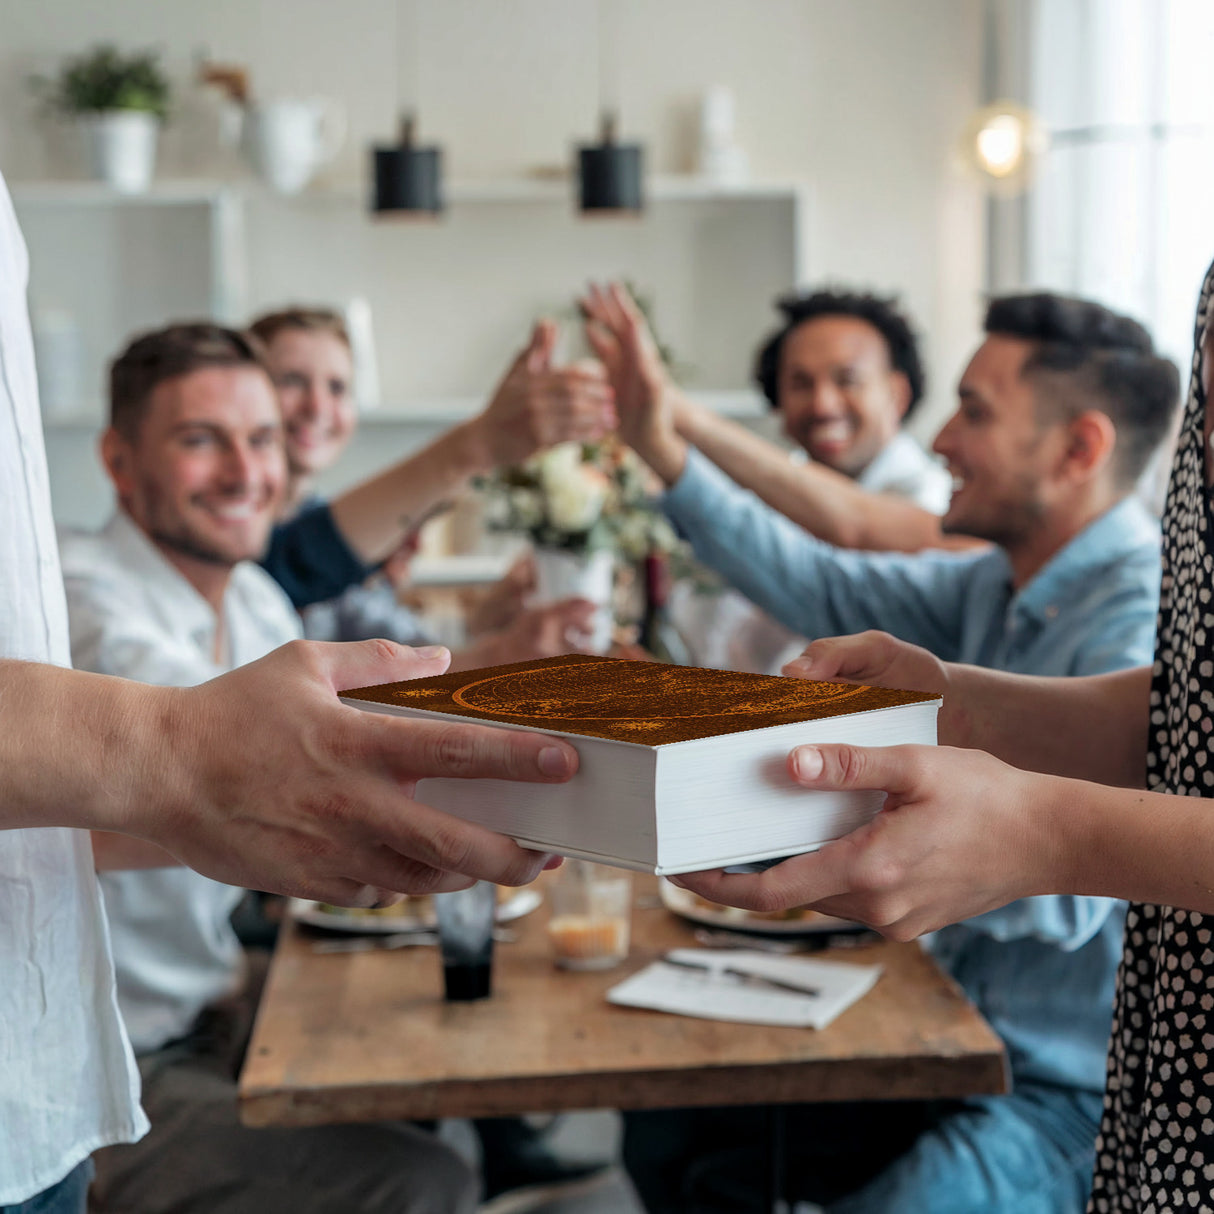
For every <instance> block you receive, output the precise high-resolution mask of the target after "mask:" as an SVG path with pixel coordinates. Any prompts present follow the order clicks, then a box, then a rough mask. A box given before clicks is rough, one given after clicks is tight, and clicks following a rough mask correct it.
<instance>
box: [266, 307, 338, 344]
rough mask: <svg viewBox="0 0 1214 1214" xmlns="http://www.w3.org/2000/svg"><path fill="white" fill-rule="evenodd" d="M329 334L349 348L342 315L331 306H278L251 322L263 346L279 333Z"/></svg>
mask: <svg viewBox="0 0 1214 1214" xmlns="http://www.w3.org/2000/svg"><path fill="white" fill-rule="evenodd" d="M291 331H295V332H300V333H329V334H332V336H334V337H336V338H337V340H338V341H340V342H341V343H342V344H343V345H344V346H345V347H346V349H347V350H348V349H350V332H349V330H348V329H347V328H346V321H345V317H343V316H342V314H341V313H340V312H335V311H334V310H333V309H332V308H305V307H290V308H281V309H280V310H279V311H277V312H266V313H265V314H264V315H262V316H259V317H258V318H257V319H256V320H255V321H253V323H252V324H251V325H249V332H250V333H252V334H253V335H254V336H255V337H256V338H257V339H258V340H259V341H261V342H262V343H263V344H264V345H267V346H268V345H269V344H270V343H271V342H272V341H273V340H274V339H275V338H276V337H277V336H278V335H279V334H280V333H286V332H291Z"/></svg>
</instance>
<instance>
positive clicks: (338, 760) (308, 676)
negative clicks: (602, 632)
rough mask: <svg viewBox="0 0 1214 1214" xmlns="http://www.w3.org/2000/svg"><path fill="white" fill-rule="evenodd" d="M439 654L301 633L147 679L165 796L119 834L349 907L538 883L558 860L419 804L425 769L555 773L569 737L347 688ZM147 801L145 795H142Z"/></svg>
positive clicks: (573, 761)
mask: <svg viewBox="0 0 1214 1214" xmlns="http://www.w3.org/2000/svg"><path fill="white" fill-rule="evenodd" d="M448 660H449V655H448V653H447V651H446V650H445V649H441V648H437V647H435V648H430V649H423V650H411V649H408V648H406V647H404V646H401V645H395V644H392V643H391V642H389V641H364V642H360V643H358V644H345V645H335V644H322V643H317V642H307V641H296V642H292V643H291V644H289V645H286V646H284V647H283V648H281V649H278V650H276V651H275V652H274V653H272V654H270V655H269V656H268V657H265V658H262V659H261V660H260V661H257V662H253V663H250V664H249V665H247V666H243V667H241V668H240V669H239V670H236V671H233V672H232V673H231V674H227V675H223V676H222V677H220V678H217V679H214V680H212V681H211V682H209V683H204V684H202V685H201V686H198V687H192V688H186V689H166V688H148V689H146V691H147V695H148V696H149V697H154V699H149V710H150V711H153V712H155V713H156V714H157V719H158V720H159V721H160V722H161V726H160V728H161V730H162V732H163V748H162V749H163V755H164V759H163V767H162V769H161V770H159V771H157V772H154V773H152V772H149V773H144V775H143V778H144V780H145V783H146V786H147V787H149V788H152V789H155V794H156V795H155V796H154V797H149V798H146V803H141V804H138V805H131V806H129V807H128V811H127V816H126V819H125V821H123V822H120V823H118V824H116V828H117V829H120V830H124V831H127V832H129V833H131V834H135V835H138V836H141V837H143V838H147V839H149V840H151V841H152V842H155V843H158V844H160V845H161V846H162V847H164V848H165V849H166V850H167V851H169V852H171V853H172V854H173V855H174V856H176V857H177V858H178V859H179V860H181V861H182V862H183V863H185V864H188V865H189V866H190V867H191V868H195V869H197V870H198V871H199V872H202V873H204V874H206V875H207V876H209V877H213V878H215V879H216V880H219V881H224V882H226V883H228V884H230V885H242V886H246V887H249V888H252V889H262V890H268V891H271V892H274V893H283V894H293V895H297V896H299V897H304V898H315V899H318V900H320V901H324V902H333V903H338V904H342V905H349V906H366V905H372V904H375V903H381V902H384V901H386V900H389V899H388V897H387V896H386V895H385V891H391V892H392V893H410V894H425V893H434V892H436V891H443V890H452V889H460V888H463V887H465V886H467V885H468V884H470V882H471V880H472V879H476V878H481V879H484V880H488V881H495V882H497V883H499V884H502V885H524V884H526V883H527V882H529V881H532V880H534V878H535V877H536V876H537V875H538V873H539V872H540V870H541V869H542V868H544V867H545V865H546V864H547V863H549V862H550V859H551V858H550V857H548V856H545V855H543V854H540V853H536V852H532V851H525V850H524V849H523V848H521V847H519V846H518V845H517V844H515V843H514V842H512V841H511V840H510V839H507V838H505V837H504V836H501V835H497V834H494V833H493V832H492V831H488V830H485V829H483V828H482V827H479V826H473V825H471V824H469V823H466V822H463V821H461V820H459V819H457V818H454V817H453V816H451V815H449V814H445V813H441V812H439V811H438V810H435V809H432V808H431V807H429V806H427V805H424V804H422V803H420V802H418V801H416V800H414V798H413V793H414V789H415V787H416V784H417V781H418V780H420V779H423V778H425V777H427V776H456V777H464V778H476V777H493V778H498V779H507V780H532V781H536V782H538V783H546V784H552V783H560V782H563V781H564V780H567V779H569V777H570V776H572V775H573V773H574V771H575V770H576V769H577V752H576V751H575V750H574V749H573V747H571V746H570V745H568V743H566V742H564V741H562V740H560V739H557V738H551V737H544V736H542V735H540V734H534V733H523V732H520V731H517V730H502V729H492V728H488V727H482V726H477V725H469V724H465V723H462V722H454V721H453V722H450V723H445V722H431V721H418V720H408V719H405V718H402V717H393V716H387V715H383V714H379V713H371V712H364V711H362V710H360V709H357V708H351V707H349V706H347V705H344V704H342V703H340V702H339V700H338V698H337V696H338V693H339V692H341V691H343V690H346V689H350V688H356V687H364V686H368V685H371V684H376V683H387V682H394V681H396V680H400V679H413V678H421V677H424V676H427V675H436V674H441V673H442V672H443V671H444V670H445V669H446V668H447V662H448ZM143 800H144V799H142V798H141V801H143Z"/></svg>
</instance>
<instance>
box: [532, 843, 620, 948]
mask: <svg viewBox="0 0 1214 1214" xmlns="http://www.w3.org/2000/svg"><path fill="white" fill-rule="evenodd" d="M550 897H551V904H552V918H551V919H550V920H549V922H548V939H549V942H550V944H551V946H552V959H553V961H554V962H555V963H556V964H557V965H559V966H560V967H561V968H562V969H570V970H598V969H610V968H611V967H612V966H613V965H618V964H619V963H620V962H621V961H623V960H624V958H625V957H627V956H628V937H629V928H630V926H631V920H632V877H631V875H630V874H629V873H627V872H626V871H624V870H623V869H618V868H607V867H605V866H604V865H601V864H591V863H590V862H589V861H587V860H566V861H565V863H564V864H563V865H562V866H561V869H560V872H559V873H558V875H557V878H556V880H555V881H554V882H553V883H552V886H551V893H550Z"/></svg>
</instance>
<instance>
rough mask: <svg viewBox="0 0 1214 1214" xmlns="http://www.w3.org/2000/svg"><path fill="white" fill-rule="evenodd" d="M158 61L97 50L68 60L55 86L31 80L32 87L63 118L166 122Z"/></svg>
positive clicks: (148, 54)
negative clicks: (129, 114)
mask: <svg viewBox="0 0 1214 1214" xmlns="http://www.w3.org/2000/svg"><path fill="white" fill-rule="evenodd" d="M158 59H159V56H158V55H157V53H156V52H155V51H133V52H132V53H131V54H129V55H125V54H123V53H122V51H120V50H118V48H117V47H114V46H104V45H102V46H95V47H93V48H92V49H91V50H88V51H85V52H84V53H83V54H81V55H78V56H77V57H75V58H74V59H68V60H67V61H66V62H65V63H64V65H63V67H62V69H61V70H60V72H59V75H58V76H57V77H55V78H54V79H53V80H52V79H47V78H46V77H35V78H34V79H33V80H32V81H31V82H30V84H31V87H32V88H33V89H34V91H35V92H36V93H38V94H39V95H40V96H41V97H42V98H43V100H44V101H45V102H46V104H47V105H48V106H50V108H52V109H54V110H57V111H59V112H61V113H65V114H94V113H99V112H101V111H104V110H143V111H146V112H148V113H151V114H155V115H156V116H157V117H158V118H164V117H165V115H166V114H167V113H168V109H169V96H170V93H171V90H170V88H169V81H168V77H167V76H166V75H165V74H164V72H163V71H162V70H161V67H160V64H159V62H158Z"/></svg>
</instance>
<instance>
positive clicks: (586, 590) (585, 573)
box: [531, 548, 615, 653]
mask: <svg viewBox="0 0 1214 1214" xmlns="http://www.w3.org/2000/svg"><path fill="white" fill-rule="evenodd" d="M614 582H615V554H614V553H613V552H611V551H609V550H606V549H604V550H602V551H599V552H592V553H590V554H589V555H588V556H579V555H577V554H576V553H573V552H566V551H565V550H564V549H563V548H537V549H536V550H535V594H534V595H533V596H532V599H531V601H532V603H533V604H534V605H536V606H544V605H545V604H547V603H556V602H559V601H560V600H561V599H572V598H577V599H589V600H590V601H591V602H592V603H594V604H595V605H596V607H597V610H596V611H595V613H594V616H593V620H592V625H591V637H590V646H591V648H592V649H593V650H594V651H595V653H606V652H607V650H608V649H610V648H611V631H612V622H613V620H612V611H611V599H612V588H613V585H614Z"/></svg>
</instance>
